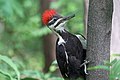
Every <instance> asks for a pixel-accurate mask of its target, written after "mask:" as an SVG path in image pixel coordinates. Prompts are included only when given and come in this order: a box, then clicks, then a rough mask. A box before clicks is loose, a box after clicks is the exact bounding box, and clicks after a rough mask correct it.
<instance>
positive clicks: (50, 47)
mask: <svg viewBox="0 0 120 80" xmlns="http://www.w3.org/2000/svg"><path fill="white" fill-rule="evenodd" d="M40 3H41V10H40V11H41V13H43V12H44V11H45V10H46V9H49V5H50V0H40ZM55 39H56V38H55V36H54V35H53V34H49V35H47V36H44V37H43V45H44V47H43V48H44V55H45V67H44V72H48V70H49V66H50V65H51V63H52V61H53V59H54V58H55Z"/></svg>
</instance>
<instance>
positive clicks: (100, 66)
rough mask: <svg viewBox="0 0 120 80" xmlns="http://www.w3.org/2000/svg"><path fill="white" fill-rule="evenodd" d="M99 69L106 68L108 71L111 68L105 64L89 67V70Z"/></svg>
mask: <svg viewBox="0 0 120 80" xmlns="http://www.w3.org/2000/svg"><path fill="white" fill-rule="evenodd" d="M97 69H105V70H108V71H109V70H110V68H109V67H108V66H105V65H98V66H94V67H89V68H87V70H97Z"/></svg>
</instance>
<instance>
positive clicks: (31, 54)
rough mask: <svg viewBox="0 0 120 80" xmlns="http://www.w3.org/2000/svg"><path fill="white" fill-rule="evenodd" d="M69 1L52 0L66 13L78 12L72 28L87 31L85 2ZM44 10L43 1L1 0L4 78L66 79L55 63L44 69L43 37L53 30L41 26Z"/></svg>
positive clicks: (0, 50) (0, 43)
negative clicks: (41, 3) (48, 68)
mask: <svg viewBox="0 0 120 80" xmlns="http://www.w3.org/2000/svg"><path fill="white" fill-rule="evenodd" d="M66 2H69V4H67V3H64V0H58V1H56V0H53V1H52V0H51V4H50V8H54V9H57V10H58V12H60V13H61V14H62V15H64V16H65V15H68V14H72V13H73V12H74V13H76V17H75V18H74V19H73V20H72V21H71V22H69V23H68V24H67V25H68V26H69V27H68V29H69V30H70V31H71V32H73V33H83V32H84V31H83V30H84V28H83V27H84V26H83V12H84V11H83V1H82V0H80V1H78V0H70V1H69V0H66ZM80 4H81V5H80ZM78 7H80V8H79V9H80V10H78ZM40 12H41V10H40V0H0V80H20V79H21V80H37V79H40V80H48V79H49V80H62V79H61V78H60V77H58V75H56V73H55V72H54V71H55V70H56V67H55V66H51V67H50V71H49V72H48V73H46V74H44V72H43V68H44V60H45V59H44V53H43V43H42V41H43V39H42V37H43V36H45V35H48V34H50V33H51V31H50V30H49V29H48V28H47V27H43V26H42V25H41V15H40V14H41V13H40ZM77 17H78V18H77ZM73 23H75V24H73ZM74 26H76V27H74ZM19 78H20V79H19Z"/></svg>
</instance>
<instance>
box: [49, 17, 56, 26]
mask: <svg viewBox="0 0 120 80" xmlns="http://www.w3.org/2000/svg"><path fill="white" fill-rule="evenodd" d="M56 21H57V18H53V19H52V20H50V21H49V23H48V25H49V26H50V25H52V24H54V23H55V22H56Z"/></svg>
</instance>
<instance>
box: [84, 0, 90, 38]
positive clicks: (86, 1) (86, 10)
mask: <svg viewBox="0 0 120 80" xmlns="http://www.w3.org/2000/svg"><path fill="white" fill-rule="evenodd" d="M88 6H89V0H84V13H85V14H84V26H85V28H84V34H85V36H87V21H88Z"/></svg>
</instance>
